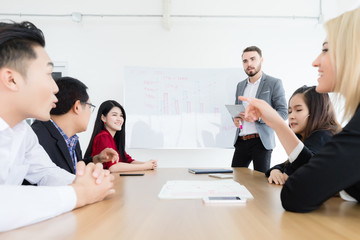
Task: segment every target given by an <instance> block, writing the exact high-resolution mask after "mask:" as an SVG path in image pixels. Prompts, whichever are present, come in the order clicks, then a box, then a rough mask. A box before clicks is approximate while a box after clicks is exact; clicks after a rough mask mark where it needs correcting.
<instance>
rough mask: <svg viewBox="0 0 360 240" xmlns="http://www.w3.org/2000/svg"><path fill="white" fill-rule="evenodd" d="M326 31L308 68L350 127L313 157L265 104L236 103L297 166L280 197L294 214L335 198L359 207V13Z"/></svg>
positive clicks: (359, 10)
mask: <svg viewBox="0 0 360 240" xmlns="http://www.w3.org/2000/svg"><path fill="white" fill-rule="evenodd" d="M325 28H326V30H327V39H326V40H325V42H324V43H323V48H322V52H321V54H320V55H319V56H318V58H317V59H316V60H315V61H314V62H313V66H314V67H317V68H318V72H319V78H318V82H319V85H318V86H317V87H316V91H317V92H320V93H325V92H335V93H336V94H337V96H338V97H340V96H342V97H343V100H344V108H343V109H344V119H346V120H347V119H349V122H348V123H347V125H346V126H345V127H344V128H343V130H342V131H341V132H340V133H338V134H336V135H335V136H334V137H332V139H331V140H330V141H329V142H327V143H326V144H325V145H324V147H323V148H322V149H321V150H320V151H319V152H318V153H317V154H316V155H315V156H314V154H313V153H312V152H311V151H310V150H309V149H308V148H307V147H306V146H304V144H303V143H302V142H301V141H300V140H299V139H298V138H297V137H296V135H295V134H294V133H293V132H292V131H291V129H289V127H288V126H287V125H286V123H285V122H284V121H283V120H282V118H281V117H280V116H279V115H278V114H277V113H276V112H275V111H274V110H273V109H272V108H271V107H270V106H269V105H268V104H267V103H266V102H264V101H261V100H259V99H253V98H245V97H239V98H240V100H244V101H248V102H249V103H250V104H249V106H248V107H247V109H246V111H245V114H246V116H247V117H249V118H252V119H258V118H259V117H261V118H262V119H263V120H264V121H265V122H266V124H267V125H268V126H270V127H272V128H273V129H274V130H275V132H276V134H277V135H278V137H279V140H280V142H281V144H282V145H283V147H284V148H285V151H286V152H287V154H288V156H289V160H290V162H292V164H291V165H292V167H294V168H297V167H299V166H302V167H301V168H299V169H298V170H297V171H296V172H295V173H294V174H292V175H291V176H289V178H288V179H287V181H286V182H285V184H284V186H283V189H282V191H281V201H282V205H283V207H284V208H285V209H286V210H289V211H294V212H309V211H312V210H314V209H316V208H318V207H319V206H320V205H321V204H322V203H323V202H324V201H326V200H327V199H328V198H330V197H332V196H333V195H334V194H336V193H339V192H340V196H341V197H342V198H343V199H344V200H348V201H355V202H359V201H360V107H359V105H360V71H359V69H360V54H359V51H360V8H357V9H355V10H352V11H349V12H346V13H344V14H342V15H340V16H339V17H337V18H334V19H331V20H330V21H328V22H327V23H326V24H325Z"/></svg>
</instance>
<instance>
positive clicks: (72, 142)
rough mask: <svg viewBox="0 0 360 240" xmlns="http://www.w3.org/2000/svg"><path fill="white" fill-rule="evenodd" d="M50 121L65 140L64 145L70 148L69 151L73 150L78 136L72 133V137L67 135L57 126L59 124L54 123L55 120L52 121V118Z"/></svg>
mask: <svg viewBox="0 0 360 240" xmlns="http://www.w3.org/2000/svg"><path fill="white" fill-rule="evenodd" d="M50 121H51V122H52V123H53V124H54V126H55V127H56V129H57V130H58V131H59V132H60V134H61V136H63V138H64V140H65V142H66V145H67V146H68V148H69V149H70V150H71V151H74V150H75V147H76V144H77V142H78V140H79V137H78V135H76V134H75V135H74V136H72V137H70V138H69V137H68V136H67V135H66V134H65V133H64V131H63V130H62V129H61V128H60V127H59V125H57V124H56V122H54V121H53V120H52V119H50Z"/></svg>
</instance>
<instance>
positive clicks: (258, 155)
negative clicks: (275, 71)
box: [231, 46, 288, 172]
mask: <svg viewBox="0 0 360 240" xmlns="http://www.w3.org/2000/svg"><path fill="white" fill-rule="evenodd" d="M242 61H243V67H244V71H245V73H246V74H247V75H248V76H249V77H248V78H247V79H245V80H243V81H241V82H239V83H238V85H237V89H236V100H235V104H243V105H244V106H245V107H246V106H247V105H248V103H247V102H242V101H240V100H238V97H239V96H245V97H254V98H259V99H263V100H264V101H266V102H267V103H269V104H270V105H271V106H272V107H273V108H274V109H275V110H276V111H277V112H278V113H279V115H280V116H281V117H282V118H283V119H284V120H285V119H287V112H288V109H287V104H286V99H285V91H284V88H283V86H282V83H281V80H280V79H277V78H274V77H271V76H268V75H266V74H265V73H263V72H262V70H261V64H262V62H263V58H262V53H261V50H260V49H259V48H258V47H256V46H251V47H247V48H245V49H244V51H243V55H242ZM234 124H235V126H236V127H237V130H236V136H235V142H234V147H235V152H234V156H233V160H232V165H231V166H232V167H248V166H249V164H250V162H251V161H253V164H254V169H255V170H257V171H260V172H266V171H267V170H268V169H269V168H270V160H271V153H272V149H273V148H274V147H275V135H274V130H273V129H271V128H270V127H269V126H267V125H266V124H265V122H264V121H262V120H261V119H260V118H259V119H258V120H257V121H255V122H251V121H250V119H246V118H245V113H240V114H239V116H238V117H235V118H234Z"/></svg>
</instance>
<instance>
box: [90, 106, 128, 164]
mask: <svg viewBox="0 0 360 240" xmlns="http://www.w3.org/2000/svg"><path fill="white" fill-rule="evenodd" d="M113 107H118V108H120V110H121V111H122V114H123V117H124V123H123V125H122V127H121V130H120V131H116V133H115V135H114V140H115V143H116V145H117V148H118V150H119V154H120V158H121V161H123V162H126V158H125V123H126V114H125V110H124V108H123V107H122V106H121V105H120V104H119V103H118V102H116V101H114V100H107V101H105V102H103V103H102V104H101V105H100V107H99V110H98V113H97V115H96V120H95V124H94V130H93V133H92V135H91V138H90V142H89V146H88V148H87V149H86V152H85V157H90V156H91V152H92V146H93V144H94V138H95V136H96V135H98V134H99V133H100V132H101V131H102V130H103V129H105V126H104V122H103V121H102V120H101V115H104V116H106V115H107V114H108V113H109V112H110V110H111V109H112V108H113Z"/></svg>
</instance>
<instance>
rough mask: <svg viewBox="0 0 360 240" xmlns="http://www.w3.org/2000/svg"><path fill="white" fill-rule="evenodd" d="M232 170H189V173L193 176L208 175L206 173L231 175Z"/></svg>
mask: <svg viewBox="0 0 360 240" xmlns="http://www.w3.org/2000/svg"><path fill="white" fill-rule="evenodd" d="M232 172H233V170H232V169H223V168H210V169H200V168H189V173H193V174H208V173H232Z"/></svg>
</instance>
